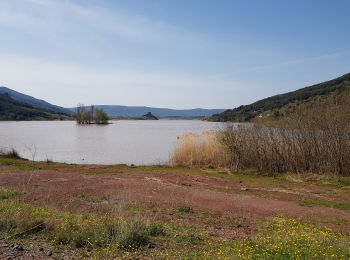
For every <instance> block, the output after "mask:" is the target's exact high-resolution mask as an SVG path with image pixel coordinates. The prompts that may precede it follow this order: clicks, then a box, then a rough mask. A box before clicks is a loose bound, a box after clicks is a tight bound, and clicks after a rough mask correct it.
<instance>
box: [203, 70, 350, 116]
mask: <svg viewBox="0 0 350 260" xmlns="http://www.w3.org/2000/svg"><path fill="white" fill-rule="evenodd" d="M349 91H350V73H349V74H345V75H343V76H341V77H339V78H336V79H333V80H330V81H326V82H323V83H320V84H316V85H313V86H310V87H305V88H301V89H298V90H296V91H292V92H288V93H285V94H281V95H276V96H272V97H269V98H265V99H262V100H259V101H257V102H255V103H252V104H250V105H245V106H240V107H237V108H234V109H229V110H226V111H224V112H222V113H218V114H215V115H213V116H211V117H209V118H208V120H209V121H219V122H225V121H233V122H248V121H254V120H274V119H277V118H281V117H284V116H289V115H291V114H293V113H294V112H296V111H297V110H300V109H306V108H307V107H310V106H314V105H316V104H317V103H319V102H320V100H322V99H325V98H327V97H329V96H331V95H343V92H344V93H345V92H349Z"/></svg>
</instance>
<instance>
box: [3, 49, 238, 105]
mask: <svg viewBox="0 0 350 260" xmlns="http://www.w3.org/2000/svg"><path fill="white" fill-rule="evenodd" d="M0 57H1V59H0V78H1V84H0V85H7V86H8V87H10V88H15V89H17V90H19V91H23V92H25V93H26V92H27V93H29V94H31V95H34V96H35V95H36V96H38V97H41V98H45V99H47V100H49V101H51V102H54V103H57V104H59V105H64V106H73V105H75V104H76V103H78V102H86V103H95V104H124V103H125V100H127V101H130V100H132V104H131V103H128V104H129V105H140V104H143V105H149V106H167V104H168V103H169V100H172V104H175V106H176V107H177V108H184V107H188V105H185V103H184V102H183V101H184V100H186V99H187V95H189V96H191V95H196V96H197V97H201V95H204V94H205V95H204V96H205V97H208V98H209V99H212V98H215V93H213V87H212V86H215V87H217V88H220V89H222V90H224V91H225V90H229V89H230V90H232V89H234V87H235V86H238V85H239V84H238V82H235V81H226V80H216V79H214V78H211V77H210V76H207V77H202V76H200V77H199V76H198V77H195V76H189V75H182V74H172V73H167V72H163V73H152V72H147V71H137V70H125V69H121V68H113V69H108V70H96V69H95V68H94V69H91V68H88V67H82V66H80V65H77V64H73V63H52V62H49V61H45V60H39V59H31V58H26V59H24V58H22V57H15V56H8V55H0ZM18 75H21V76H20V77H18ZM53 79H55V80H53ZM29 90H30V91H29ZM217 95H221V93H217ZM192 97H193V96H192ZM192 97H191V98H192ZM62 100H64V102H63V103H62ZM205 105H206V104H205V98H204V99H201V98H198V100H197V102H191V107H193V106H198V107H200V106H202V107H204V106H205Z"/></svg>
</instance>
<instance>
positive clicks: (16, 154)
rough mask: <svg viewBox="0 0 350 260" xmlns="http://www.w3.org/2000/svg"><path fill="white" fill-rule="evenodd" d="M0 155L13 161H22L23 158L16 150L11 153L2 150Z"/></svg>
mask: <svg viewBox="0 0 350 260" xmlns="http://www.w3.org/2000/svg"><path fill="white" fill-rule="evenodd" d="M0 155H1V156H4V157H7V158H12V159H21V156H20V155H19V153H18V152H17V151H16V150H15V149H14V148H12V149H10V150H9V151H6V150H1V151H0Z"/></svg>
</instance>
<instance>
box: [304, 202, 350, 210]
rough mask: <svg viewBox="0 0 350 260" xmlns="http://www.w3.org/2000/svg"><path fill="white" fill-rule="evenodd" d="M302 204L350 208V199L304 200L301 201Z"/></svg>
mask: <svg viewBox="0 0 350 260" xmlns="http://www.w3.org/2000/svg"><path fill="white" fill-rule="evenodd" d="M299 204H300V205H302V206H308V207H312V206H321V207H328V208H335V209H342V210H350V201H331V200H304V201H301V202H300V203H299Z"/></svg>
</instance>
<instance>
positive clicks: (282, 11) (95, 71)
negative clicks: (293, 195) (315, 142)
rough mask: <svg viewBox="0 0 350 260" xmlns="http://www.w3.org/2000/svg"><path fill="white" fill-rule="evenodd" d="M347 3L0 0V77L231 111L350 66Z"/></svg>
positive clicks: (83, 94) (47, 93) (70, 93)
mask: <svg viewBox="0 0 350 260" xmlns="http://www.w3.org/2000/svg"><path fill="white" fill-rule="evenodd" d="M349 11H350V1H348V0H333V1H331V0H328V1H326V0H308V1H305V0H284V1H281V0H265V1H262V0H210V1H209V0H208V1H205V0H176V1H175V0H115V1H112V0H110V1H108V0H99V1H98V0H1V1H0V33H1V34H0V35H1V39H0V85H5V86H8V87H10V88H13V89H16V90H18V91H21V92H24V93H28V94H30V95H33V96H35V97H39V98H42V99H45V100H47V101H49V102H52V103H55V104H58V105H62V106H74V105H76V104H77V103H78V102H82V103H85V104H116V105H117V104H118V105H147V106H155V107H171V108H194V107H204V108H233V107H235V106H238V105H242V104H248V103H251V102H253V101H256V100H258V99H261V98H264V97H268V96H271V95H274V94H279V93H284V92H287V91H291V90H294V89H297V88H300V87H304V86H307V85H310V84H314V83H318V82H322V81H324V80H328V79H331V78H334V77H337V76H340V75H342V74H345V73H348V72H350V66H349V65H350V62H349V60H350V44H349V43H350V33H349V28H348V27H349V25H350V16H349V15H348V14H349Z"/></svg>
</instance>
